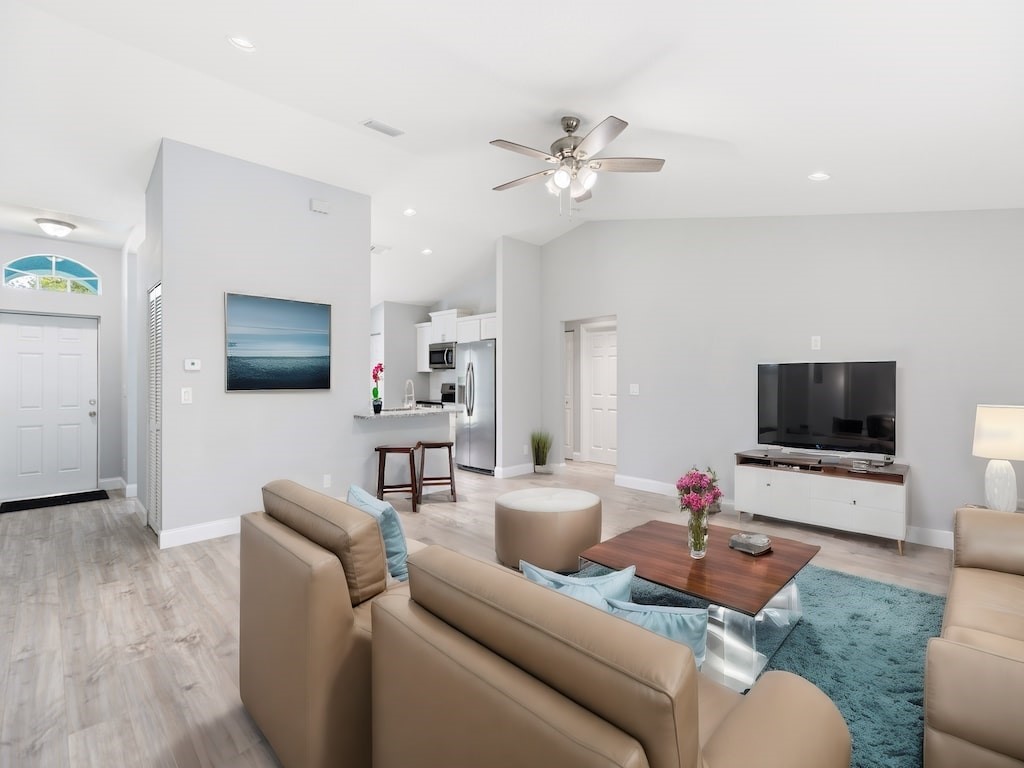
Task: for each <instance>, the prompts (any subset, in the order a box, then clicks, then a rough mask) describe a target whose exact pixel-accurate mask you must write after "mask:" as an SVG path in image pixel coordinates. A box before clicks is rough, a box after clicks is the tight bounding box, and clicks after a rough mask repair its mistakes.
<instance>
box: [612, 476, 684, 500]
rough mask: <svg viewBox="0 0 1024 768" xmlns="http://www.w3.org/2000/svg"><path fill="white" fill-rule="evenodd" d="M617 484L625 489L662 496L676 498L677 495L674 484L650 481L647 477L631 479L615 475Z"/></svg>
mask: <svg viewBox="0 0 1024 768" xmlns="http://www.w3.org/2000/svg"><path fill="white" fill-rule="evenodd" d="M615 484H616V485H620V486H622V487H623V488H632V489H633V490H635V491H647V492H648V493H660V494H661V495H662V496H675V495H676V494H677V491H676V487H675V485H674V484H672V483H662V482H659V481H657V480H648V479H647V478H646V477H629V476H628V475H619V474H617V475H615Z"/></svg>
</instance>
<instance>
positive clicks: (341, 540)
mask: <svg viewBox="0 0 1024 768" xmlns="http://www.w3.org/2000/svg"><path fill="white" fill-rule="evenodd" d="M263 506H264V510H265V511H263V512H253V513H251V514H247V515H243V516H242V520H241V545H240V546H241V551H240V557H241V594H240V626H239V649H238V651H239V653H238V655H239V688H240V691H241V696H242V703H243V704H244V705H245V708H246V710H247V711H248V712H249V714H250V715H251V716H252V719H253V720H254V721H255V722H256V724H257V725H258V726H259V728H260V730H261V731H262V732H263V734H264V736H265V737H266V738H267V741H268V742H269V743H270V746H271V748H272V749H273V750H274V752H275V753H276V754H277V757H278V759H279V760H280V761H281V764H282V765H283V766H285V768H326V767H327V766H337V765H345V766H351V767H352V768H370V766H371V763H372V760H371V752H370V648H371V646H370V604H371V603H372V602H373V601H374V600H375V599H376V598H378V597H379V596H381V595H383V594H385V593H386V592H399V593H403V594H407V593H408V587H407V585H406V584H404V583H399V584H395V585H392V586H390V587H389V586H388V574H387V563H386V560H385V553H384V542H383V540H382V538H381V533H380V528H379V526H378V525H377V521H376V520H375V519H374V517H373V516H372V515H369V514H367V513H366V512H363V511H361V510H359V509H356V508H355V507H352V506H350V505H348V504H346V503H345V502H343V501H339V500H338V499H334V498H331V497H329V496H324V495H323V494H320V493H317V492H315V491H311V490H309V489H308V488H304V487H303V486H301V485H298V484H297V483H293V482H291V481H289V480H276V481H274V482H272V483H269V484H267V485H266V486H265V487H264V488H263ZM408 545H409V550H410V551H414V550H415V549H416V548H417V547H418V546H422V545H419V544H418V543H417V542H415V541H412V540H410V541H409V542H408Z"/></svg>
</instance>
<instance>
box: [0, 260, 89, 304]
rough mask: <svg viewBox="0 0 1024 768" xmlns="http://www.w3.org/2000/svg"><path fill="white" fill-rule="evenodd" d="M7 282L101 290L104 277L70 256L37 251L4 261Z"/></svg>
mask: <svg viewBox="0 0 1024 768" xmlns="http://www.w3.org/2000/svg"><path fill="white" fill-rule="evenodd" d="M4 285H6V286H9V287H11V288H29V289H34V290H37V291H57V292H58V293H91V294H98V293H99V292H100V277H99V275H97V274H96V273H95V272H93V271H92V270H91V269H89V268H88V267H87V266H85V264H80V263H79V262H77V261H75V260H74V259H69V258H67V257H66V256H57V255H55V254H52V253H36V254H33V255H31V256H22V257H21V258H20V259H15V260H14V261H10V262H8V263H7V264H5V265H4Z"/></svg>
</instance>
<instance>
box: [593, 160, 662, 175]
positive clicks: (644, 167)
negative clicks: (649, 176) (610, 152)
mask: <svg viewBox="0 0 1024 768" xmlns="http://www.w3.org/2000/svg"><path fill="white" fill-rule="evenodd" d="M587 165H588V166H589V167H590V168H591V169H592V170H595V171H625V172H634V173H656V172H657V171H660V170H661V168H662V166H663V165H665V161H664V160H662V159H660V158H657V157H598V158H595V159H593V160H591V161H590V162H589V163H587Z"/></svg>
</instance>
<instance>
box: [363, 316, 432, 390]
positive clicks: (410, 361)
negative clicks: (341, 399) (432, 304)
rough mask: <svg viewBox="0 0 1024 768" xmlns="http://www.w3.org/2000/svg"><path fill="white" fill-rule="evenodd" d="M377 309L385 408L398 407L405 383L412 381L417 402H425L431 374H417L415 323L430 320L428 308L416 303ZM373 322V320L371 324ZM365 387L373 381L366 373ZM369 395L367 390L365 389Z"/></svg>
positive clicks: (369, 385)
mask: <svg viewBox="0 0 1024 768" xmlns="http://www.w3.org/2000/svg"><path fill="white" fill-rule="evenodd" d="M378 308H379V310H380V315H381V331H382V333H383V334H384V380H383V383H384V389H383V391H382V392H381V397H382V398H384V407H385V408H397V407H398V406H400V405H402V402H403V400H404V398H405V382H406V381H407V380H411V381H412V383H413V385H414V387H415V395H416V399H417V400H428V399H429V397H428V396H429V394H430V374H428V373H418V372H417V371H416V328H415V325H416V323H423V322H426V321H427V320H429V319H430V315H429V314H427V308H426V307H425V306H420V305H417V304H399V303H397V302H394V301H383V302H381V303H380V304H378V305H377V306H376V307H374V313H372V314H376V311H377V310H378ZM371 322H372V321H371ZM366 377H367V382H368V384H367V386H368V387H372V385H373V379H371V378H370V373H369V371H367V373H366ZM367 392H369V390H367Z"/></svg>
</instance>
